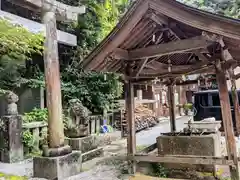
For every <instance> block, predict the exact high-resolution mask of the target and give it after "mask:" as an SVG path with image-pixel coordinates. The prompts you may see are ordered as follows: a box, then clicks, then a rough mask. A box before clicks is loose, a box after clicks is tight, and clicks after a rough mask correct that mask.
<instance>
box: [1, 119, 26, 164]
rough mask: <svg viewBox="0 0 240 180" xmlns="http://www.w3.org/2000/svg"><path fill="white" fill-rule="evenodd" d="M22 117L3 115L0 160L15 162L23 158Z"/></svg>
mask: <svg viewBox="0 0 240 180" xmlns="http://www.w3.org/2000/svg"><path fill="white" fill-rule="evenodd" d="M21 134H22V117H21V116H18V115H9V116H3V117H2V118H1V120H0V161H1V162H5V163H15V162H19V161H22V160H23V144H22V137H21Z"/></svg>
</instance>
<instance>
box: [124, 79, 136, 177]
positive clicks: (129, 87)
mask: <svg viewBox="0 0 240 180" xmlns="http://www.w3.org/2000/svg"><path fill="white" fill-rule="evenodd" d="M134 106H135V105H134V91H133V84H132V83H131V81H128V83H127V84H126V111H127V124H128V138H127V153H128V155H129V156H134V155H135V153H136V130H135V116H134V109H135V108H134ZM130 167H131V169H130V173H131V174H135V173H136V164H135V162H131V165H130Z"/></svg>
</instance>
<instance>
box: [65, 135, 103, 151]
mask: <svg viewBox="0 0 240 180" xmlns="http://www.w3.org/2000/svg"><path fill="white" fill-rule="evenodd" d="M66 143H67V144H68V145H69V146H71V147H72V150H76V151H81V152H82V153H85V152H88V151H91V150H93V149H96V148H97V147H98V145H99V140H98V138H97V136H94V135H91V136H87V137H82V138H66Z"/></svg>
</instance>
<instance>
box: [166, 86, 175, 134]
mask: <svg viewBox="0 0 240 180" xmlns="http://www.w3.org/2000/svg"><path fill="white" fill-rule="evenodd" d="M174 99H175V93H174V88H173V85H172V84H171V85H169V86H168V104H169V116H170V126H171V132H175V131H176V111H175V101H174Z"/></svg>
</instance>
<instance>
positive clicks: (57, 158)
mask: <svg viewBox="0 0 240 180" xmlns="http://www.w3.org/2000/svg"><path fill="white" fill-rule="evenodd" d="M13 3H16V4H19V5H21V6H24V7H27V8H29V9H32V10H33V11H35V12H36V11H39V12H42V14H43V23H44V25H45V26H46V38H45V44H44V65H45V71H44V72H45V82H46V94H47V108H48V133H49V134H48V147H45V148H44V149H43V157H34V159H33V176H34V177H39V178H46V179H65V178H66V177H69V176H73V175H76V174H78V173H79V172H80V171H81V152H77V151H76V152H72V149H71V147H70V146H69V145H65V143H64V141H65V137H64V130H63V120H62V100H61V85H60V74H59V73H60V72H59V57H58V40H57V28H56V19H57V20H60V21H65V20H77V17H78V14H82V13H85V7H72V6H69V5H65V4H63V3H60V2H58V1H56V0H24V1H19V0H15V1H13Z"/></svg>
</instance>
